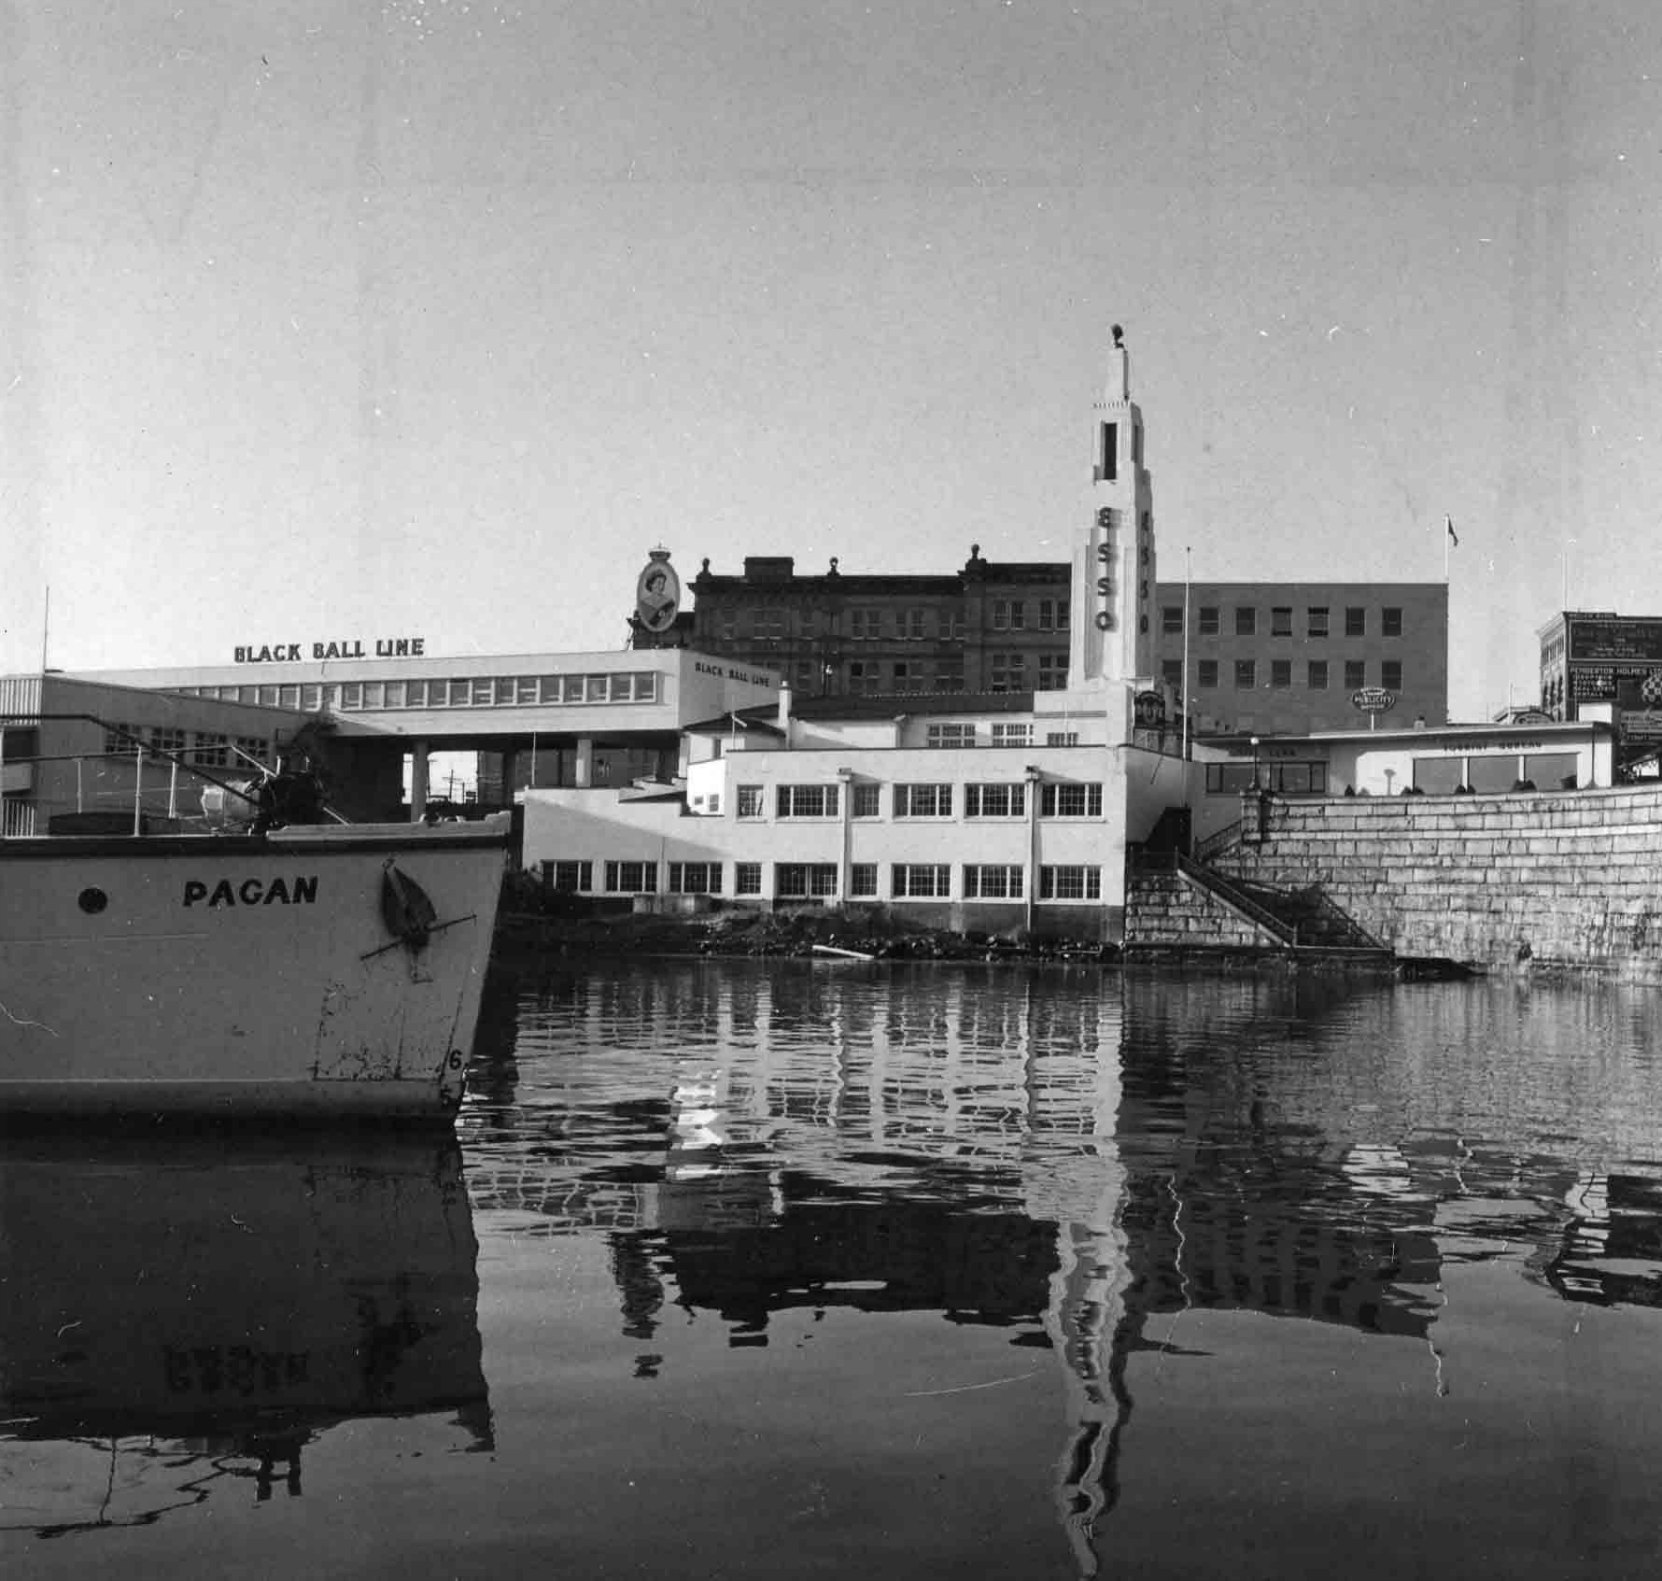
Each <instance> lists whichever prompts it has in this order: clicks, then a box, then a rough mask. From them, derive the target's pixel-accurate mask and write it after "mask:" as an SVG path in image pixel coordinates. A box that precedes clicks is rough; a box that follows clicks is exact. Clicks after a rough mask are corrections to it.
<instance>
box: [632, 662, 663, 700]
mask: <svg viewBox="0 0 1662 1581" xmlns="http://www.w3.org/2000/svg"><path fill="white" fill-rule="evenodd" d="M657 698H658V672H657V671H656V670H640V671H638V672H637V673H636V675H635V701H636V702H637V703H651V702H656V701H657Z"/></svg>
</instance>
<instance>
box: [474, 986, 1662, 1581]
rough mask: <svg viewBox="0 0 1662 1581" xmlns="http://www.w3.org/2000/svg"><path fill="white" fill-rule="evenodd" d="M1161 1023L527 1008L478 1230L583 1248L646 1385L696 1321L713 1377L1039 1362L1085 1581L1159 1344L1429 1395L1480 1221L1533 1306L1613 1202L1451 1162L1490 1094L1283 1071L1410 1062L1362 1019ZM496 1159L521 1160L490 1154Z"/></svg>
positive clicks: (1312, 1005) (951, 995)
mask: <svg viewBox="0 0 1662 1581" xmlns="http://www.w3.org/2000/svg"><path fill="white" fill-rule="evenodd" d="M1170 997H1171V996H1170V995H1169V993H1168V992H1167V990H1165V989H1164V988H1163V987H1162V985H1161V984H1160V983H1159V982H1155V981H1142V982H1139V981H1137V980H1135V979H1127V980H1125V981H1124V982H1123V983H1121V982H1117V981H1113V980H1104V979H1100V978H1097V977H1095V976H1094V974H1093V975H1091V976H1090V977H1089V978H1088V979H1087V978H1085V977H1083V976H1082V977H1081V978H1079V979H1077V980H1073V981H1061V980H1058V979H1055V978H1046V977H1042V976H1030V977H1027V978H1026V979H1025V980H1023V979H1018V978H1015V977H1013V976H1003V977H1000V978H998V979H997V980H996V982H995V981H994V980H993V979H992V978H990V977H989V978H988V979H986V980H983V979H982V978H981V977H980V976H979V975H978V974H976V973H974V972H964V973H957V974H952V975H948V974H944V973H934V972H928V971H927V969H925V970H924V971H922V972H920V973H918V974H917V976H916V978H915V980H914V979H911V978H909V977H908V974H907V972H906V971H905V970H904V969H899V970H895V971H890V972H887V973H886V974H884V975H883V976H882V977H881V978H876V977H873V976H871V975H865V976H861V975H857V974H852V973H850V974H842V975H839V974H837V973H835V972H825V971H805V970H801V969H784V968H781V969H770V968H762V967H758V968H755V969H754V970H751V969H747V968H743V967H740V968H737V969H733V970H725V969H723V970H718V971H712V970H711V969H709V968H700V967H694V966H690V965H689V966H686V967H680V966H675V965H669V964H664V963H659V964H658V965H657V966H655V968H654V969H653V970H652V971H650V972H645V971H642V972H631V971H619V972H614V973H609V974H604V973H597V974H594V975H592V976H583V975H581V974H579V975H576V976H573V977H570V978H565V979H561V980H559V981H558V982H557V983H555V984H553V985H550V987H549V988H548V989H547V990H545V993H544V997H543V998H542V999H541V1000H540V1001H538V1000H536V999H534V998H532V999H527V1000H526V1001H525V1002H522V1004H521V1007H520V1019H521V1035H520V1042H519V1047H518V1059H517V1067H518V1068H517V1075H518V1081H519V1085H518V1088H517V1090H515V1091H516V1097H515V1100H514V1104H513V1106H512V1107H511V1108H509V1107H503V1108H499V1109H497V1110H495V1111H492V1110H491V1109H490V1108H489V1106H488V1105H487V1106H485V1107H482V1108H480V1109H478V1110H476V1111H474V1112H473V1113H471V1114H470V1115H468V1116H467V1117H466V1122H465V1123H466V1126H467V1128H468V1130H469V1132H470V1134H471V1135H472V1136H473V1137H474V1138H475V1139H476V1140H478V1141H479V1142H480V1143H481V1144H482V1145H481V1146H480V1148H479V1150H478V1152H477V1154H476V1155H475V1156H474V1157H473V1158H472V1159H471V1160H470V1169H469V1178H470V1184H471V1185H472V1187H473V1189H474V1192H475V1202H476V1205H477V1206H478V1208H479V1209H480V1210H481V1212H482V1213H487V1212H494V1211H495V1210H498V1209H501V1210H512V1211H511V1212H504V1213H503V1215H502V1221H503V1223H504V1224H511V1225H512V1227H513V1228H512V1230H511V1231H510V1232H509V1233H513V1234H516V1235H518V1234H538V1233H545V1234H564V1233H571V1232H582V1231H590V1232H602V1233H604V1234H605V1235H606V1236H607V1238H608V1241H609V1245H610V1247H611V1252H612V1269H613V1274H614V1277H615V1279H616V1282H617V1286H618V1290H619V1301H620V1306H621V1311H622V1315H623V1317H622V1326H623V1330H624V1332H625V1333H626V1334H627V1335H629V1336H630V1337H631V1338H633V1339H635V1340H636V1341H637V1342H639V1343H640V1344H641V1345H642V1347H643V1350H642V1354H641V1356H640V1357H639V1359H638V1361H637V1366H638V1368H639V1369H640V1371H641V1373H642V1374H643V1375H648V1376H650V1375H652V1374H653V1373H654V1372H655V1371H656V1370H657V1369H659V1368H660V1367H662V1366H664V1365H667V1363H666V1362H665V1360H664V1358H663V1357H662V1356H660V1355H658V1354H656V1353H655V1351H654V1350H653V1349H652V1346H653V1343H654V1339H655V1336H656V1335H657V1332H658V1328H659V1325H660V1322H661V1314H662V1312H663V1309H664V1308H665V1307H666V1305H671V1304H673V1305H675V1306H679V1307H680V1308H683V1309H685V1310H686V1311H687V1312H689V1313H696V1312H699V1311H708V1312H713V1313H716V1314H719V1316H720V1318H721V1320H722V1321H723V1322H724V1323H725V1324H727V1325H728V1330H729V1343H730V1344H732V1345H734V1346H757V1345H765V1344H766V1343H767V1337H768V1327H769V1320H770V1317H771V1316H772V1315H773V1314H776V1313H780V1312H783V1311H786V1310H790V1309H802V1308H806V1309H810V1310H813V1311H816V1312H817V1311H824V1310H827V1309H830V1308H833V1307H837V1306H844V1307H850V1308H855V1309H859V1310H863V1311H871V1312H877V1311H935V1312H940V1313H942V1314H944V1315H945V1316H946V1317H947V1318H948V1319H949V1320H950V1321H953V1322H955V1323H962V1324H982V1325H997V1326H1001V1327H1008V1328H1010V1329H1011V1330H1012V1331H1013V1333H1012V1341H1013V1343H1016V1344H1018V1345H1026V1346H1034V1347H1041V1348H1048V1349H1049V1350H1050V1351H1051V1352H1052V1353H1053V1355H1054V1356H1055V1358H1056V1359H1057V1362H1058V1364H1059V1376H1060V1380H1061V1386H1062V1394H1063V1397H1064V1401H1065V1404H1064V1410H1063V1420H1062V1424H1061V1427H1060V1431H1059V1437H1058V1444H1057V1454H1056V1461H1055V1467H1054V1479H1053V1489H1054V1498H1055V1504H1056V1515H1057V1519H1058V1521H1059V1523H1060V1525H1061V1528H1062V1529H1063V1531H1064V1532H1065V1534H1066V1539H1067V1541H1068V1543H1069V1544H1070V1546H1071V1548H1072V1551H1073V1554H1074V1559H1075V1564H1076V1567H1077V1569H1078V1570H1079V1572H1080V1573H1081V1574H1086V1575H1088V1574H1094V1573H1095V1572H1096V1571H1097V1569H1098V1567H1099V1563H1100V1550H1101V1547H1102V1543H1103V1541H1104V1535H1105V1532H1106V1530H1107V1529H1108V1523H1107V1517H1108V1516H1109V1515H1110V1513H1111V1512H1112V1510H1113V1508H1114V1505H1115V1502H1116V1499H1117V1497H1118V1489H1119V1475H1120V1465H1121V1461H1122V1459H1123V1457H1124V1456H1125V1455H1126V1454H1127V1453H1128V1452H1129V1451H1128V1445H1129V1444H1130V1443H1131V1442H1132V1440H1133V1438H1134V1434H1133V1433H1132V1431H1131V1424H1132V1422H1133V1418H1134V1414H1135V1405H1136V1400H1135V1390H1134V1387H1133V1382H1134V1378H1133V1369H1132V1366H1131V1363H1132V1362H1133V1360H1134V1358H1135V1357H1137V1356H1138V1355H1139V1354H1150V1355H1155V1356H1160V1357H1181V1356H1182V1354H1183V1350H1182V1346H1181V1344H1180V1343H1179V1338H1180V1335H1181V1323H1180V1319H1181V1316H1182V1314H1183V1313H1184V1312H1185V1311H1197V1310H1214V1311H1240V1312H1250V1313H1258V1314H1263V1315H1266V1316H1269V1317H1273V1318H1282V1319H1294V1320H1302V1321H1306V1322H1314V1323H1319V1324H1334V1325H1341V1326H1343V1327H1345V1328H1347V1329H1349V1330H1352V1331H1355V1332H1357V1333H1361V1334H1368V1335H1379V1336H1390V1337H1395V1338H1397V1339H1399V1340H1407V1341H1410V1342H1413V1343H1418V1344H1421V1345H1423V1346H1424V1347H1425V1358H1426V1361H1425V1377H1426V1380H1427V1387H1428V1388H1431V1389H1435V1390H1437V1391H1439V1392H1442V1391H1446V1389H1447V1378H1446V1375H1445V1358H1444V1357H1443V1355H1442V1354H1441V1352H1440V1351H1439V1349H1438V1347H1437V1345H1436V1343H1435V1333H1434V1331H1435V1323H1436V1320H1437V1318H1438V1316H1439V1313H1440V1312H1441V1310H1442V1307H1443V1303H1444V1300H1445V1295H1444V1292H1443V1288H1442V1281H1443V1277H1444V1272H1445V1263H1446V1261H1447V1259H1448V1258H1449V1257H1450V1256H1452V1257H1454V1258H1455V1259H1456V1260H1475V1259H1479V1258H1484V1257H1488V1256H1491V1255H1493V1253H1492V1252H1490V1251H1486V1250H1484V1241H1483V1233H1484V1231H1485V1228H1486V1227H1488V1226H1489V1225H1490V1223H1491V1221H1500V1220H1504V1222H1505V1224H1506V1236H1505V1239H1506V1240H1507V1242H1508V1244H1510V1245H1512V1246H1515V1245H1516V1244H1517V1242H1518V1239H1519V1237H1520V1235H1523V1236H1526V1237H1527V1238H1528V1239H1529V1240H1530V1241H1532V1242H1533V1244H1535V1245H1536V1246H1537V1247H1538V1248H1539V1252H1538V1255H1537V1256H1536V1257H1534V1258H1533V1259H1531V1260H1530V1261H1529V1263H1528V1267H1527V1269H1526V1270H1525V1272H1526V1277H1530V1278H1533V1279H1536V1280H1538V1281H1540V1282H1541V1283H1542V1285H1543V1287H1551V1288H1555V1289H1559V1290H1560V1291H1561V1292H1563V1293H1568V1291H1569V1289H1570V1286H1571V1284H1572V1283H1573V1281H1574V1280H1577V1279H1579V1280H1581V1281H1582V1283H1583V1285H1588V1281H1589V1280H1591V1281H1592V1285H1597V1284H1598V1276H1597V1275H1596V1273H1595V1274H1591V1275H1590V1274H1589V1273H1588V1270H1587V1267H1586V1264H1585V1261H1583V1262H1582V1263H1581V1264H1576V1265H1574V1266H1573V1267H1572V1266H1571V1264H1572V1261H1573V1258H1572V1255H1571V1254H1572V1253H1573V1252H1574V1251H1575V1248H1577V1247H1579V1248H1583V1249H1585V1248H1587V1247H1589V1246H1593V1245H1594V1244H1595V1241H1596V1235H1597V1233H1598V1231H1597V1223H1596V1215H1597V1213H1598V1212H1599V1211H1601V1203H1602V1200H1603V1199H1602V1198H1601V1197H1600V1195H1599V1193H1598V1191H1597V1189H1595V1188H1593V1187H1591V1186H1589V1184H1588V1183H1587V1182H1586V1181H1585V1180H1583V1179H1582V1176H1583V1175H1584V1174H1585V1172H1586V1171H1585V1164H1584V1162H1583V1161H1578V1160H1576V1159H1573V1158H1564V1157H1558V1156H1554V1155H1553V1154H1551V1153H1550V1152H1548V1151H1544V1150H1540V1149H1536V1150H1534V1151H1530V1150H1520V1149H1519V1148H1518V1147H1517V1146H1515V1145H1513V1144H1512V1142H1511V1141H1510V1139H1509V1138H1508V1136H1507V1133H1506V1132H1505V1131H1504V1130H1503V1129H1497V1128H1491V1129H1490V1130H1489V1131H1488V1132H1487V1133H1486V1134H1487V1135H1489V1137H1490V1138H1491V1140H1490V1142H1489V1143H1487V1144H1485V1143H1471V1142H1468V1141H1467V1140H1463V1139H1462V1136H1461V1128H1462V1124H1463V1117H1464V1116H1469V1115H1471V1114H1474V1113H1481V1114H1483V1115H1486V1116H1489V1117H1491V1118H1493V1117H1495V1116H1497V1115H1498V1116H1499V1117H1500V1123H1501V1125H1504V1124H1505V1123H1506V1118H1505V1117H1506V1113H1507V1106H1508V1104H1511V1103H1514V1102H1515V1101H1516V1092H1517V1087H1518V1081H1519V1077H1518V1073H1517V1071H1516V1070H1515V1069H1512V1070H1493V1071H1485V1070H1484V1069H1482V1068H1480V1067H1473V1068H1471V1069H1469V1070H1468V1071H1467V1073H1466V1074H1465V1075H1464V1076H1462V1077H1460V1078H1458V1080H1457V1079H1455V1078H1454V1077H1452V1076H1451V1073H1450V1072H1449V1070H1447V1069H1446V1068H1437V1069H1434V1070H1431V1071H1430V1073H1429V1079H1427V1072H1426V1071H1422V1070H1419V1069H1417V1068H1413V1061H1414V1060H1416V1059H1417V1058H1418V1055H1417V1054H1409V1055H1405V1056H1403V1057H1404V1058H1406V1059H1408V1060H1409V1067H1408V1068H1396V1069H1381V1068H1378V1067H1370V1068H1369V1069H1367V1070H1365V1071H1361V1072H1351V1073H1350V1074H1348V1075H1345V1074H1342V1073H1340V1074H1336V1073H1335V1071H1336V1067H1335V1066H1333V1065H1330V1064H1328V1063H1326V1062H1324V1061H1322V1060H1320V1059H1315V1058H1306V1059H1304V1060H1303V1064H1302V1066H1301V1065H1300V1055H1301V1052H1302V1053H1305V1054H1308V1053H1309V1052H1310V1051H1309V1050H1301V1042H1304V1043H1309V1044H1310V1045H1311V1046H1312V1047H1314V1046H1315V1045H1317V1044H1319V1043H1320V1042H1321V1040H1322V1037H1323V1028H1324V1026H1327V1025H1329V1024H1332V1025H1335V1026H1339V1025H1341V1024H1342V1031H1343V1035H1344V1037H1345V1038H1346V1039H1348V1040H1351V1043H1352V1044H1356V1043H1357V1042H1358V1040H1359V1042H1360V1046H1362V1047H1370V1046H1373V1045H1374V1043H1375V1042H1376V1041H1377V1044H1378V1046H1380V1047H1385V1046H1387V1045H1388V1046H1391V1047H1393V1048H1396V1049H1399V1050H1401V1049H1413V1048H1415V1047H1417V1045H1416V1043H1415V1040H1414V1039H1413V1038H1405V1037H1404V1036H1403V1035H1402V1032H1403V1029H1402V1028H1401V1027H1400V1026H1393V1025H1391V1024H1390V1023H1391V1022H1392V1018H1394V1017H1396V1016H1397V1015H1399V1014H1400V1013H1402V1003H1403V1001H1401V1000H1400V999H1399V998H1397V997H1394V996H1393V995H1392V993H1391V992H1390V991H1388V990H1387V991H1383V992H1374V991H1370V990H1366V989H1348V988H1345V987H1343V986H1335V985H1331V984H1325V985H1324V984H1309V983H1305V984H1297V983H1290V982H1263V981H1257V982H1243V983H1232V984H1231V983H1226V984H1220V985H1218V988H1217V990H1216V993H1215V995H1214V996H1213V997H1212V998H1211V999H1210V1000H1203V1001H1202V1003H1203V1005H1204V1004H1211V1005H1212V1006H1213V1013H1212V1014H1210V1015H1208V1014H1206V1013H1205V1012H1204V1011H1203V1012H1202V1013H1201V1014H1199V1015H1198V1016H1197V1014H1196V1010H1195V1004H1196V1001H1195V1000H1194V999H1193V997H1190V998H1189V999H1188V1000H1187V1001H1186V1002H1185V1008H1184V1011H1183V1019H1182V1021H1181V1022H1180V1023H1179V1022H1177V1021H1173V1020H1172V1019H1170V1017H1169V1015H1168V1010H1167V1000H1168V998H1170ZM1374 1023H1377V1026H1376V1025H1375V1024H1374ZM1271 1045H1277V1052H1276V1054H1275V1057H1274V1058H1273V1059H1268V1060H1261V1059H1259V1058H1258V1057H1257V1056H1258V1053H1259V1051H1261V1050H1262V1049H1265V1048H1268V1047H1270V1046H1271ZM1289 1048H1290V1050H1291V1053H1290V1054H1289V1053H1288V1050H1289ZM543 1056H548V1057H547V1058H546V1059H545V1058H544V1057H543ZM1289 1072H1291V1073H1292V1074H1290V1075H1289ZM653 1081H656V1082H657V1083H658V1084H659V1085H658V1089H657V1090H658V1093H659V1094H660V1096H657V1097H643V1096H642V1094H643V1091H647V1090H650V1084H651V1083H652V1082H653ZM1462 1081H1463V1082H1464V1083H1465V1084H1466V1085H1465V1086H1464V1087H1461V1085H1460V1082H1462ZM511 1090H513V1089H511ZM1620 1096H1621V1095H1620V1094H1611V1095H1610V1097H1611V1099H1612V1104H1613V1107H1612V1114H1615V1113H1617V1112H1618V1111H1619V1110H1620V1108H1621V1105H1620V1102H1619V1099H1620ZM1646 1112H1648V1111H1646ZM1582 1118H1583V1119H1584V1120H1586V1124H1585V1125H1584V1127H1583V1134H1598V1132H1599V1129H1600V1124H1601V1123H1602V1122H1600V1121H1598V1120H1597V1118H1596V1117H1582ZM1520 1129H1528V1127H1523V1126H1521V1123H1520ZM1605 1129H1606V1130H1608V1126H1606V1127H1605ZM516 1130H517V1131H518V1132H519V1133H521V1134H523V1135H534V1136H535V1137H537V1139H538V1140H537V1142H536V1143H535V1145H534V1146H532V1147H530V1148H523V1147H514V1148H502V1149H497V1148H493V1147H492V1146H490V1145H488V1140H487V1139H488V1138H490V1137H492V1136H498V1137H500V1136H502V1135H504V1134H506V1133H507V1132H510V1131H516ZM1535 1130H1536V1132H1537V1133H1539V1132H1540V1130H1541V1128H1540V1127H1536V1128H1535ZM653 1137H655V1138H656V1144H655V1145H656V1148H657V1153H656V1156H655V1157H650V1156H648V1155H647V1149H648V1148H649V1147H651V1146H652V1145H653V1144H652V1140H651V1139H652V1138H653ZM625 1152H627V1153H628V1155H629V1162H628V1167H627V1168H626V1169H620V1168H619V1159H620V1157H622V1156H623V1154H624V1153H625ZM1628 1156H1632V1155H1628ZM1628 1195H1629V1197H1630V1198H1631V1196H1632V1192H1631V1190H1630V1191H1629V1193H1628ZM1578 1215H1579V1217H1578ZM1589 1225H1591V1226H1592V1228H1591V1229H1589V1227H1588V1226H1589ZM1651 1228H1652V1229H1654V1220H1653V1221H1651ZM1643 1233H1644V1232H1643V1231H1641V1230H1638V1229H1636V1228H1635V1227H1634V1226H1633V1225H1632V1223H1628V1224H1627V1225H1626V1227H1625V1229H1624V1230H1623V1234H1624V1235H1625V1237H1626V1241H1627V1243H1628V1244H1634V1243H1636V1242H1637V1241H1638V1240H1639V1239H1642V1236H1643ZM1588 1287H1589V1288H1591V1287H1592V1286H1588ZM1600 1288H1603V1287H1602V1286H1601V1287H1600Z"/></svg>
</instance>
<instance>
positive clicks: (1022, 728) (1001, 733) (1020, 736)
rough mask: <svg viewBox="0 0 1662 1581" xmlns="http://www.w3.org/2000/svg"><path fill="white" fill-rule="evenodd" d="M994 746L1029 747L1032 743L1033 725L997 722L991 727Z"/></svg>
mask: <svg viewBox="0 0 1662 1581" xmlns="http://www.w3.org/2000/svg"><path fill="white" fill-rule="evenodd" d="M992 735H993V745H994V746H995V747H1030V746H1032V744H1033V726H1032V725H1031V724H1028V723H1022V724H1019V725H1018V724H1012V723H999V724H994V725H993V727H992Z"/></svg>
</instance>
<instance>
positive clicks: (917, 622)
mask: <svg viewBox="0 0 1662 1581" xmlns="http://www.w3.org/2000/svg"><path fill="white" fill-rule="evenodd" d="M928 613H929V612H928V611H927V610H923V609H909V610H907V611H906V640H907V641H908V642H922V641H923V638H924V627H925V625H926V623H927V619H928Z"/></svg>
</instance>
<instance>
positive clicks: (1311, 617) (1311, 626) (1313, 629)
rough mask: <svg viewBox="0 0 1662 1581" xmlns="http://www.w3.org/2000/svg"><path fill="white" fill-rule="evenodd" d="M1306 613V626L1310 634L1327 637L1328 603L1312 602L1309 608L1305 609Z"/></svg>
mask: <svg viewBox="0 0 1662 1581" xmlns="http://www.w3.org/2000/svg"><path fill="white" fill-rule="evenodd" d="M1304 614H1305V626H1306V630H1307V631H1308V632H1309V634H1310V635H1311V636H1312V637H1325V636H1326V635H1327V605H1325V604H1312V605H1311V606H1310V608H1309V609H1307V610H1305V612H1304Z"/></svg>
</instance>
